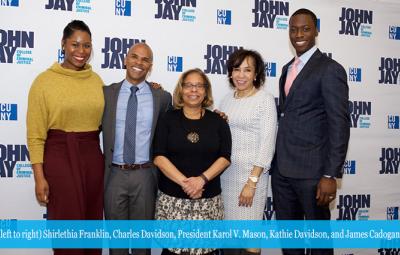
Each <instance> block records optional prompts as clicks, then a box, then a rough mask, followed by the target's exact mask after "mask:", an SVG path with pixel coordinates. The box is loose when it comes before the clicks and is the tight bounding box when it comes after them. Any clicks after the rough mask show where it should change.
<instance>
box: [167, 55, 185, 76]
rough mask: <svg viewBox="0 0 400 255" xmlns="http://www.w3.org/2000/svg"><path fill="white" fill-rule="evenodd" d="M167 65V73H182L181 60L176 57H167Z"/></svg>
mask: <svg viewBox="0 0 400 255" xmlns="http://www.w3.org/2000/svg"><path fill="white" fill-rule="evenodd" d="M167 65H168V67H167V70H168V72H182V68H183V58H182V57H177V56H168V61H167Z"/></svg>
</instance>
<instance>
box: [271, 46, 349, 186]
mask: <svg viewBox="0 0 400 255" xmlns="http://www.w3.org/2000/svg"><path fill="white" fill-rule="evenodd" d="M293 61H294V59H292V60H291V61H290V62H289V63H288V64H286V65H285V66H284V67H283V69H282V75H281V77H280V80H279V91H280V92H279V107H278V115H279V128H278V135H277V141H276V155H275V160H274V163H275V164H274V169H273V171H276V170H278V171H279V172H280V174H281V175H283V176H285V177H291V178H300V179H319V178H321V177H322V176H323V175H329V176H336V177H341V176H342V172H343V170H342V169H343V163H344V160H345V158H346V153H347V145H348V140H349V136H350V116H349V113H348V94H349V91H348V85H347V75H346V71H345V70H344V68H343V67H342V66H341V65H340V64H339V63H337V62H336V61H334V60H332V59H330V58H328V57H327V56H325V55H323V54H322V53H321V52H320V51H319V50H317V51H316V52H315V53H314V54H313V55H312V56H311V58H310V59H309V61H308V62H307V63H306V65H305V66H304V67H303V69H302V70H301V71H300V73H299V74H298V75H297V77H296V79H295V80H294V82H293V84H292V87H291V89H290V92H289V94H288V95H287V96H285V94H284V84H285V81H286V75H287V71H288V66H289V65H290V64H291V63H292V62H293Z"/></svg>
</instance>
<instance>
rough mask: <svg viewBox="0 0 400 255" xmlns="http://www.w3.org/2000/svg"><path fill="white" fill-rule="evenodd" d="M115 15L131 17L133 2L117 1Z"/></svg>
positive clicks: (127, 0)
mask: <svg viewBox="0 0 400 255" xmlns="http://www.w3.org/2000/svg"><path fill="white" fill-rule="evenodd" d="M115 15H117V16H131V1H130V0H115Z"/></svg>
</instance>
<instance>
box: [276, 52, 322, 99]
mask: <svg viewBox="0 0 400 255" xmlns="http://www.w3.org/2000/svg"><path fill="white" fill-rule="evenodd" d="M321 54H322V53H321V52H320V51H319V50H318V49H317V50H316V51H315V52H314V54H313V55H312V56H311V58H310V59H309V60H308V61H307V63H306V65H305V66H304V67H303V69H301V71H300V73H299V74H298V75H297V77H296V79H294V81H293V84H292V87H291V88H290V90H289V94H288V95H287V97H286V100H285V105H286V104H288V103H289V102H290V101H291V99H292V98H293V94H295V93H296V90H297V89H298V88H299V87H301V86H306V84H305V83H304V82H303V81H304V80H305V79H306V78H307V77H308V76H309V75H310V74H311V73H312V71H313V70H314V69H315V66H316V65H318V64H319V58H320V56H321ZM292 62H293V60H292V61H291V62H290V63H292ZM290 63H289V64H288V66H289V65H290ZM285 77H286V76H285ZM283 86H285V85H284V84H283ZM281 89H282V91H284V88H281ZM283 93H284V92H283Z"/></svg>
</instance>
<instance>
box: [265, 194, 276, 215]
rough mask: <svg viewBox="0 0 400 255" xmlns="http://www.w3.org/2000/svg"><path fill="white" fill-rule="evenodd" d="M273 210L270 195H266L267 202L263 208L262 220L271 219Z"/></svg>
mask: <svg viewBox="0 0 400 255" xmlns="http://www.w3.org/2000/svg"><path fill="white" fill-rule="evenodd" d="M274 213H275V210H274V205H273V202H272V197H267V203H266V205H265V210H264V220H272V217H273V216H274Z"/></svg>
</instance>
